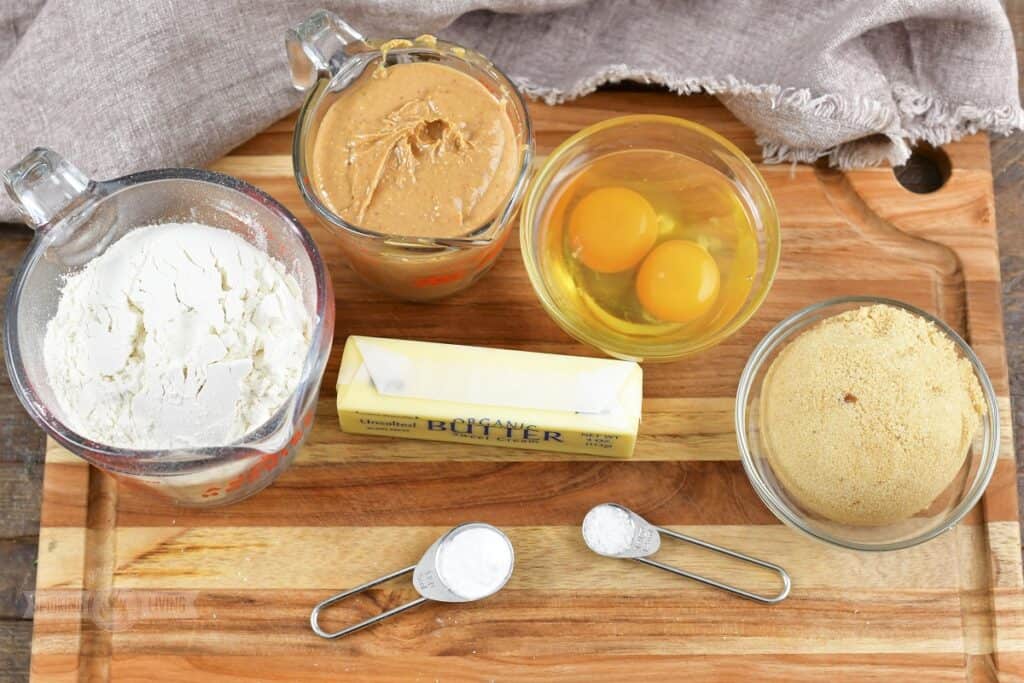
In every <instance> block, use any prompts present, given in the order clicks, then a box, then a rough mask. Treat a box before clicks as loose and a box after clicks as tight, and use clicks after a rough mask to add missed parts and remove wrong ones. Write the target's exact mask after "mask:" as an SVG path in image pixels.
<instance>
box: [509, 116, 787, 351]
mask: <svg viewBox="0 0 1024 683" xmlns="http://www.w3.org/2000/svg"><path fill="white" fill-rule="evenodd" d="M626 149H648V150H663V151H670V152H676V153H679V154H683V155H685V156H688V157H690V158H692V159H694V160H696V161H699V162H701V163H703V164H706V165H707V166H710V167H711V168H712V169H714V170H716V171H718V172H719V173H720V174H722V175H723V176H724V177H725V178H726V179H727V180H728V181H729V182H730V183H731V184H732V186H733V188H734V189H735V190H736V193H737V195H738V196H739V197H740V199H741V200H742V201H743V203H744V208H745V210H746V212H747V214H748V217H749V218H750V219H751V221H752V223H753V225H754V229H755V235H756V237H757V246H758V255H757V258H758V262H757V270H756V272H755V274H754V276H753V283H752V285H751V288H750V292H749V294H748V295H747V298H746V300H745V301H744V302H743V304H742V305H741V306H740V307H739V308H738V309H737V310H736V313H735V314H734V315H733V316H732V317H731V318H726V319H724V320H722V321H721V323H720V324H718V325H716V326H714V327H711V328H709V329H708V330H706V331H705V332H704V333H702V334H700V335H697V336H684V337H675V338H670V337H665V338H663V339H659V340H658V341H653V340H652V337H638V336H633V335H630V334H628V333H626V332H623V331H621V330H615V329H613V328H611V327H609V326H608V325H607V324H606V323H604V322H602V321H601V320H599V319H598V318H596V317H595V316H594V315H593V314H592V313H590V312H588V311H587V310H586V307H584V306H580V305H579V303H578V302H577V301H576V299H577V298H578V295H577V293H576V288H575V286H574V285H573V284H572V283H571V281H570V280H569V278H568V277H567V276H566V275H565V274H564V272H560V271H563V270H564V269H560V268H555V267H553V259H552V257H551V255H550V254H551V252H552V251H554V250H555V249H559V248H560V247H554V248H553V247H552V246H551V243H552V241H554V240H559V239H560V236H559V235H558V234H553V233H552V231H551V230H550V229H549V226H548V225H546V221H545V220H544V217H545V215H546V214H547V209H548V207H549V205H550V203H551V202H552V201H554V200H555V199H556V197H557V196H558V193H559V190H560V189H561V188H562V187H563V186H564V185H565V183H566V182H569V181H570V180H571V179H572V178H573V177H574V176H575V175H576V174H577V173H578V172H579V171H580V169H582V168H583V167H584V166H585V165H587V164H588V163H590V162H591V161H593V160H594V159H597V158H598V157H601V156H604V155H607V154H611V153H613V152H618V151H622V150H626ZM519 238H520V241H521V246H522V253H523V262H524V263H525V264H526V271H527V273H528V274H529V277H530V283H531V284H532V285H533V289H534V291H535V292H536V293H537V296H538V297H539V298H540V302H541V305H542V306H543V307H544V309H545V310H546V311H547V312H548V314H549V315H550V316H551V318H552V319H553V320H554V321H555V322H556V323H557V324H558V325H559V326H560V327H561V328H562V329H563V330H565V331H566V332H567V333H569V334H570V335H571V336H573V337H575V338H576V339H578V340H579V341H581V342H584V343H586V344H589V345H591V346H594V347H596V348H598V349H600V350H601V351H603V352H605V353H607V354H608V355H610V356H615V357H617V358H624V359H627V360H649V361H667V360H674V359H677V358H682V357H684V356H689V355H693V354H695V353H699V352H701V351H704V350H706V349H709V348H711V347H712V346H715V345H716V344H718V343H720V342H721V341H722V340H723V339H725V338H727V337H728V336H729V335H731V334H733V333H734V332H736V331H737V330H738V329H740V328H741V327H742V326H743V325H744V324H746V322H747V321H748V320H750V318H751V316H753V315H754V313H755V312H756V311H757V309H758V308H759V307H760V306H761V304H762V303H763V302H764V300H765V297H766V296H767V295H768V290H769V289H770V288H771V284H772V280H773V279H774V278H775V271H776V269H777V268H778V265H779V252H780V248H781V242H780V236H779V217H778V213H777V211H776V209H775V202H774V200H773V199H772V196H771V194H770V193H769V191H768V186H767V185H766V184H765V181H764V178H762V177H761V174H760V173H759V172H758V171H757V168H756V167H755V166H754V164H753V163H751V161H750V159H748V158H747V157H746V155H744V154H743V152H741V151H740V150H739V148H737V147H736V146H735V145H733V144H732V143H731V142H729V141H728V140H726V139H725V138H723V137H722V136H721V135H718V134H717V133H715V132H714V131H712V130H710V129H708V128H705V127H704V126H701V125H698V124H696V123H693V122H692V121H687V120H685V119H680V118H676V117H673V116H659V115H634V116H623V117H619V118H614V119H610V120H607V121H603V122H601V123H598V124H595V125H593V126H590V127H589V128H585V129H583V130H581V131H580V132H578V133H576V134H575V135H573V136H572V137H570V138H569V139H568V140H566V141H565V142H563V143H562V144H561V145H559V146H558V147H557V148H556V149H555V151H554V152H552V153H551V155H550V156H549V157H548V158H547V160H546V161H545V162H544V165H543V166H542V167H541V169H540V171H538V173H537V175H536V176H535V177H534V179H533V182H532V183H531V184H530V187H529V189H528V190H527V192H526V199H525V200H524V204H523V211H522V216H521V218H520V235H519Z"/></svg>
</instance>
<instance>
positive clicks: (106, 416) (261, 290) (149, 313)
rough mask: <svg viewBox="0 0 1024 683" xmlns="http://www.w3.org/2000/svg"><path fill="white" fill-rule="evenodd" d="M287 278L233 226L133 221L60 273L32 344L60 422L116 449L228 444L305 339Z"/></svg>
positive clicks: (289, 368) (251, 419)
mask: <svg viewBox="0 0 1024 683" xmlns="http://www.w3.org/2000/svg"><path fill="white" fill-rule="evenodd" d="M310 334H311V331H310V319H309V315H308V313H307V311H306V308H305V306H304V305H303V301H302V295H301V292H300V290H299V286H298V284H297V283H296V282H295V279H294V278H293V277H292V276H291V275H289V274H288V273H287V272H286V271H285V268H284V266H283V265H281V264H280V263H279V262H277V261H276V260H274V259H273V258H271V257H269V256H268V255H267V254H265V253H264V252H262V251H260V250H258V249H256V248H255V247H253V246H252V245H250V244H249V243H248V242H246V241H245V240H244V239H242V238H241V237H240V236H238V235H236V234H234V233H232V232H229V231H227V230H222V229H219V228H212V227H209V226H206V225H200V224H198V223H169V224H164V225H156V226H149V227H144V228H139V229H136V230H134V231H132V232H130V233H128V234H127V235H125V236H124V237H123V238H121V239H120V240H119V241H118V242H117V243H115V244H114V245H113V246H112V247H111V248H110V249H108V250H107V251H106V253H104V254H103V255H102V256H100V257H99V258H97V259H95V260H94V261H92V262H90V263H89V264H88V265H87V266H86V267H85V268H84V269H82V270H81V271H80V272H78V273H75V274H74V275H71V276H70V277H68V278H67V281H66V283H65V285H64V288H63V290H62V292H61V298H60V302H59V303H58V306H57V313H56V315H55V316H54V317H53V319H52V320H50V322H49V325H48V326H47V329H46V338H45V341H44V344H43V353H44V361H45V364H46V372H47V375H48V377H49V380H50V385H51V387H52V389H53V393H54V394H55V395H56V398H57V402H58V404H59V405H60V408H61V409H62V412H63V418H64V419H65V421H66V422H67V423H68V425H69V426H70V427H71V428H72V429H74V430H75V431H77V432H79V433H80V434H82V435H84V436H86V437H88V438H90V439H93V440H94V441H98V442H100V443H103V444H106V445H109V446H115V447H121V448H143V449H158V448H177V447H198V446H219V445H225V444H228V443H231V442H232V441H235V440H237V439H238V438H240V437H242V436H244V435H245V434H246V433H248V432H250V431H252V430H253V429H255V428H256V427H259V426H260V425H261V424H262V423H264V422H265V421H266V420H267V419H269V418H270V416H271V415H272V414H273V413H274V412H275V411H276V410H277V408H279V407H280V406H281V404H283V403H284V401H285V400H286V399H287V398H288V396H289V395H290V394H291V393H292V392H293V391H294V390H295V387H296V385H297V384H298V380H299V375H300V373H301V371H302V365H303V361H304V359H305V356H306V352H307V351H308V349H309V345H310Z"/></svg>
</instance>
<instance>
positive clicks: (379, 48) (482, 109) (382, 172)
mask: <svg viewBox="0 0 1024 683" xmlns="http://www.w3.org/2000/svg"><path fill="white" fill-rule="evenodd" d="M286 42H287V49H288V56H289V60H290V62H291V69H292V80H293V83H294V85H295V87H296V88H298V89H300V90H303V91H305V92H307V93H308V94H307V97H306V101H305V104H304V105H303V106H302V109H301V110H300V112H299V118H298V121H297V123H296V127H295V138H294V142H293V147H292V162H293V166H294V170H295V179H296V182H297V183H298V186H299V189H300V191H301V193H302V196H303V198H304V199H305V201H306V203H307V204H308V205H309V207H310V209H311V210H312V212H313V213H314V214H315V215H316V216H317V218H318V219H319V220H320V222H321V223H323V225H324V226H325V227H327V228H328V229H329V230H330V231H331V232H332V233H333V234H334V235H335V236H337V238H338V240H339V241H340V244H341V247H342V249H343V251H344V254H345V256H346V258H347V259H348V261H349V264H350V265H351V266H352V268H353V270H355V272H356V273H357V274H359V275H360V276H361V277H362V278H363V279H364V280H366V281H367V282H369V283H371V284H373V285H375V286H377V287H379V288H381V289H383V290H385V291H387V292H389V293H391V294H393V295H395V296H397V297H400V298H403V299H409V300H431V299H437V298H440V297H443V296H448V295H450V294H453V293H455V292H457V291H459V290H462V289H464V288H466V287H468V286H469V285H471V284H472V283H473V282H475V281H476V280H477V279H478V278H479V277H480V276H481V275H483V274H484V273H485V272H486V271H487V270H488V269H489V268H490V267H491V265H492V264H493V263H494V260H495V259H496V258H497V256H498V254H499V253H500V251H501V249H502V247H503V246H504V244H505V241H506V240H507V238H508V235H509V229H510V225H511V220H512V217H513V216H514V214H515V212H516V209H517V207H518V205H519V201H520V199H521V197H522V194H523V192H524V190H525V186H526V182H527V179H528V174H529V171H530V163H531V160H532V157H533V134H532V131H531V127H530V117H529V114H528V112H527V109H526V106H525V104H524V102H523V99H522V97H521V96H520V94H519V92H518V91H517V90H516V88H515V86H514V85H513V84H512V83H511V82H510V81H509V80H508V78H507V77H506V76H505V75H504V74H503V73H502V72H501V71H500V70H499V69H498V68H497V67H495V66H494V65H493V64H491V62H490V61H489V60H487V58H485V57H484V56H482V55H480V54H478V53H476V52H474V51H473V50H470V49H467V48H464V47H461V46H458V45H454V44H451V43H446V42H444V41H441V40H437V39H436V38H434V37H433V36H420V37H419V38H415V39H395V40H368V39H365V38H363V36H362V35H360V34H359V32H358V31H356V29H354V28H353V27H352V26H350V25H348V24H347V23H345V22H344V21H342V19H341V18H340V17H338V16H337V15H336V14H334V13H332V12H327V11H320V12H317V13H315V14H313V15H312V16H311V17H309V18H308V19H307V20H306V21H304V22H302V23H301V24H299V25H298V26H297V27H295V28H294V29H292V30H291V31H289V32H288V35H287V41H286Z"/></svg>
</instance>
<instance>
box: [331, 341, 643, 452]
mask: <svg viewBox="0 0 1024 683" xmlns="http://www.w3.org/2000/svg"><path fill="white" fill-rule="evenodd" d="M642 396H643V373H642V371H641V369H640V366H639V365H638V364H636V363H633V362H629V361H621V360H610V359H604V358H584V357H578V356H562V355H556V354H549V353H533V352H528V351H512V350H505V349H486V348H481V347H476V346H460V345H456V344H436V343H432V342H417V341H405V340H398V339H383V338H378V337H358V336H352V337H349V338H348V341H347V342H346V343H345V351H344V353H343V354H342V358H341V370H340V371H339V373H338V418H339V420H340V422H341V428H342V430H344V431H346V432H349V433H353V434H378V435H381V436H396V437H404V438H408V439H428V440H433V441H447V442H452V443H467V444H478V445H484V446H508V447H511V448H530V449H535V450H543V451H555V452H563V453H588V454H592V455H607V456H612V457H620V458H628V457H629V456H630V455H632V453H633V447H634V446H635V445H636V434H637V429H638V428H639V426H640V404H641V400H642Z"/></svg>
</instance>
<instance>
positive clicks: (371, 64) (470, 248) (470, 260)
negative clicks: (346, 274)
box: [286, 11, 533, 301]
mask: <svg viewBox="0 0 1024 683" xmlns="http://www.w3.org/2000/svg"><path fill="white" fill-rule="evenodd" d="M286 43H287V48H288V58H289V61H290V63H291V70H292V82H293V83H294V85H295V87H296V88H298V89H299V90H302V91H305V92H307V93H308V95H307V96H306V101H305V103H304V104H303V106H302V109H300V111H299V118H298V121H297V123H296V125H295V137H294V140H293V144H292V165H293V167H294V171H295V180H296V182H297V183H298V186H299V190H300V192H301V193H302V197H303V199H305V201H306V204H307V205H308V206H309V207H310V209H311V210H312V211H313V213H314V214H315V215H316V216H317V218H318V219H319V220H320V222H321V223H322V224H323V225H324V226H325V227H326V228H328V229H329V230H330V231H331V232H332V233H333V234H335V235H336V236H337V237H338V239H339V240H340V242H341V246H342V250H343V252H344V253H345V256H346V258H347V259H348V261H349V264H350V265H351V266H352V269H353V270H354V271H355V272H356V273H357V274H358V275H359V276H360V277H362V278H363V279H364V280H366V281H367V282H369V283H371V284H373V285H375V286H377V287H379V288H381V289H383V290H385V291H387V292H389V293H391V294H393V295H394V296H397V297H399V298H402V299H408V300H413V301H427V300H431V299H438V298H441V297H444V296H448V295H450V294H454V293H455V292H458V291H460V290H462V289H465V288H466V287H469V286H470V285H471V284H473V283H474V282H475V281H476V280H477V279H479V278H480V276H482V275H483V274H484V273H485V272H487V270H488V269H489V268H490V267H491V265H492V264H493V263H494V260H495V259H496V258H497V257H498V254H499V253H500V252H501V249H502V247H503V246H504V245H505V242H506V241H507V239H508V236H509V230H510V227H511V223H512V219H513V217H514V216H515V213H516V209H517V208H518V206H519V202H520V200H521V199H522V196H523V193H524V191H525V188H526V182H527V180H528V178H529V172H530V164H531V161H532V159H533V132H532V129H531V125H530V116H529V113H528V112H527V109H526V104H525V102H524V101H523V98H522V96H521V95H520V94H519V92H518V90H516V88H515V86H514V85H513V84H512V83H511V81H509V79H508V77H506V76H505V74H503V73H502V72H501V71H500V70H499V69H498V68H497V67H495V66H494V65H493V64H491V62H490V61H489V60H488V59H487V58H486V57H484V56H483V55H480V54H478V53H476V52H474V51H473V50H470V49H468V48H464V47H461V46H459V45H454V44H451V43H447V42H445V41H442V40H436V39H434V38H433V37H430V36H424V37H421V38H417V39H415V40H391V41H368V40H367V39H365V38H363V36H362V35H360V34H359V32H358V31H357V30H356V29H354V28H353V27H352V26H350V25H348V24H347V23H345V22H344V21H343V20H342V19H341V18H340V17H338V15H336V14H334V13H333V12H327V11H320V12H316V13H315V14H313V15H312V16H311V17H309V18H308V19H306V20H305V21H304V22H302V23H301V24H299V25H298V26H296V27H295V28H294V29H292V30H290V31H289V32H288V35H287V39H286ZM382 62H383V63H384V64H386V65H391V64H400V63H410V62H433V63H436V64H442V65H445V66H448V67H451V68H453V69H457V70H459V71H461V72H463V73H465V74H467V75H469V76H471V77H473V78H474V79H476V80H477V81H478V82H480V83H481V84H482V85H483V86H484V87H486V88H487V90H488V91H490V92H491V93H492V94H494V96H495V97H497V98H498V99H499V100H501V101H502V102H503V103H504V105H505V110H506V112H507V113H508V116H509V119H510V120H511V122H512V127H513V130H514V131H515V133H516V136H517V144H518V146H519V148H520V158H519V166H518V169H519V170H518V174H517V177H516V181H515V184H514V185H513V186H512V189H511V191H510V192H509V194H508V196H507V197H506V199H505V200H504V202H503V203H502V205H501V206H500V207H499V208H498V210H497V212H496V213H495V214H494V215H493V216H492V217H491V218H490V219H488V220H487V221H485V222H484V223H483V224H482V225H479V226H476V227H475V228H473V229H471V230H469V231H467V232H466V233H465V234H464V235H463V236H461V237H454V238H428V237H402V236H396V235H390V234H384V233H380V232H375V231H373V230H369V229H366V228H363V227H360V226H358V225H354V224H352V223H350V222H349V221H346V220H345V219H344V218H342V217H341V216H338V215H337V214H335V213H334V212H333V211H331V210H330V209H329V208H327V206H325V205H324V203H323V202H322V201H321V200H320V197H319V196H318V195H317V192H316V190H315V188H314V186H313V183H312V181H311V177H310V172H311V166H312V160H313V147H314V145H315V142H316V138H317V134H318V131H319V128H320V124H321V122H322V121H323V118H324V116H325V114H326V113H327V110H328V109H329V108H330V107H331V105H332V104H334V102H335V101H337V99H338V97H339V96H340V95H341V94H342V93H343V92H345V90H346V89H347V88H349V87H350V86H351V85H352V84H353V83H354V82H355V81H356V79H357V78H358V77H359V76H360V75H361V74H363V73H364V72H365V71H366V70H367V69H373V68H377V66H378V65H380V64H381V63H382Z"/></svg>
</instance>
